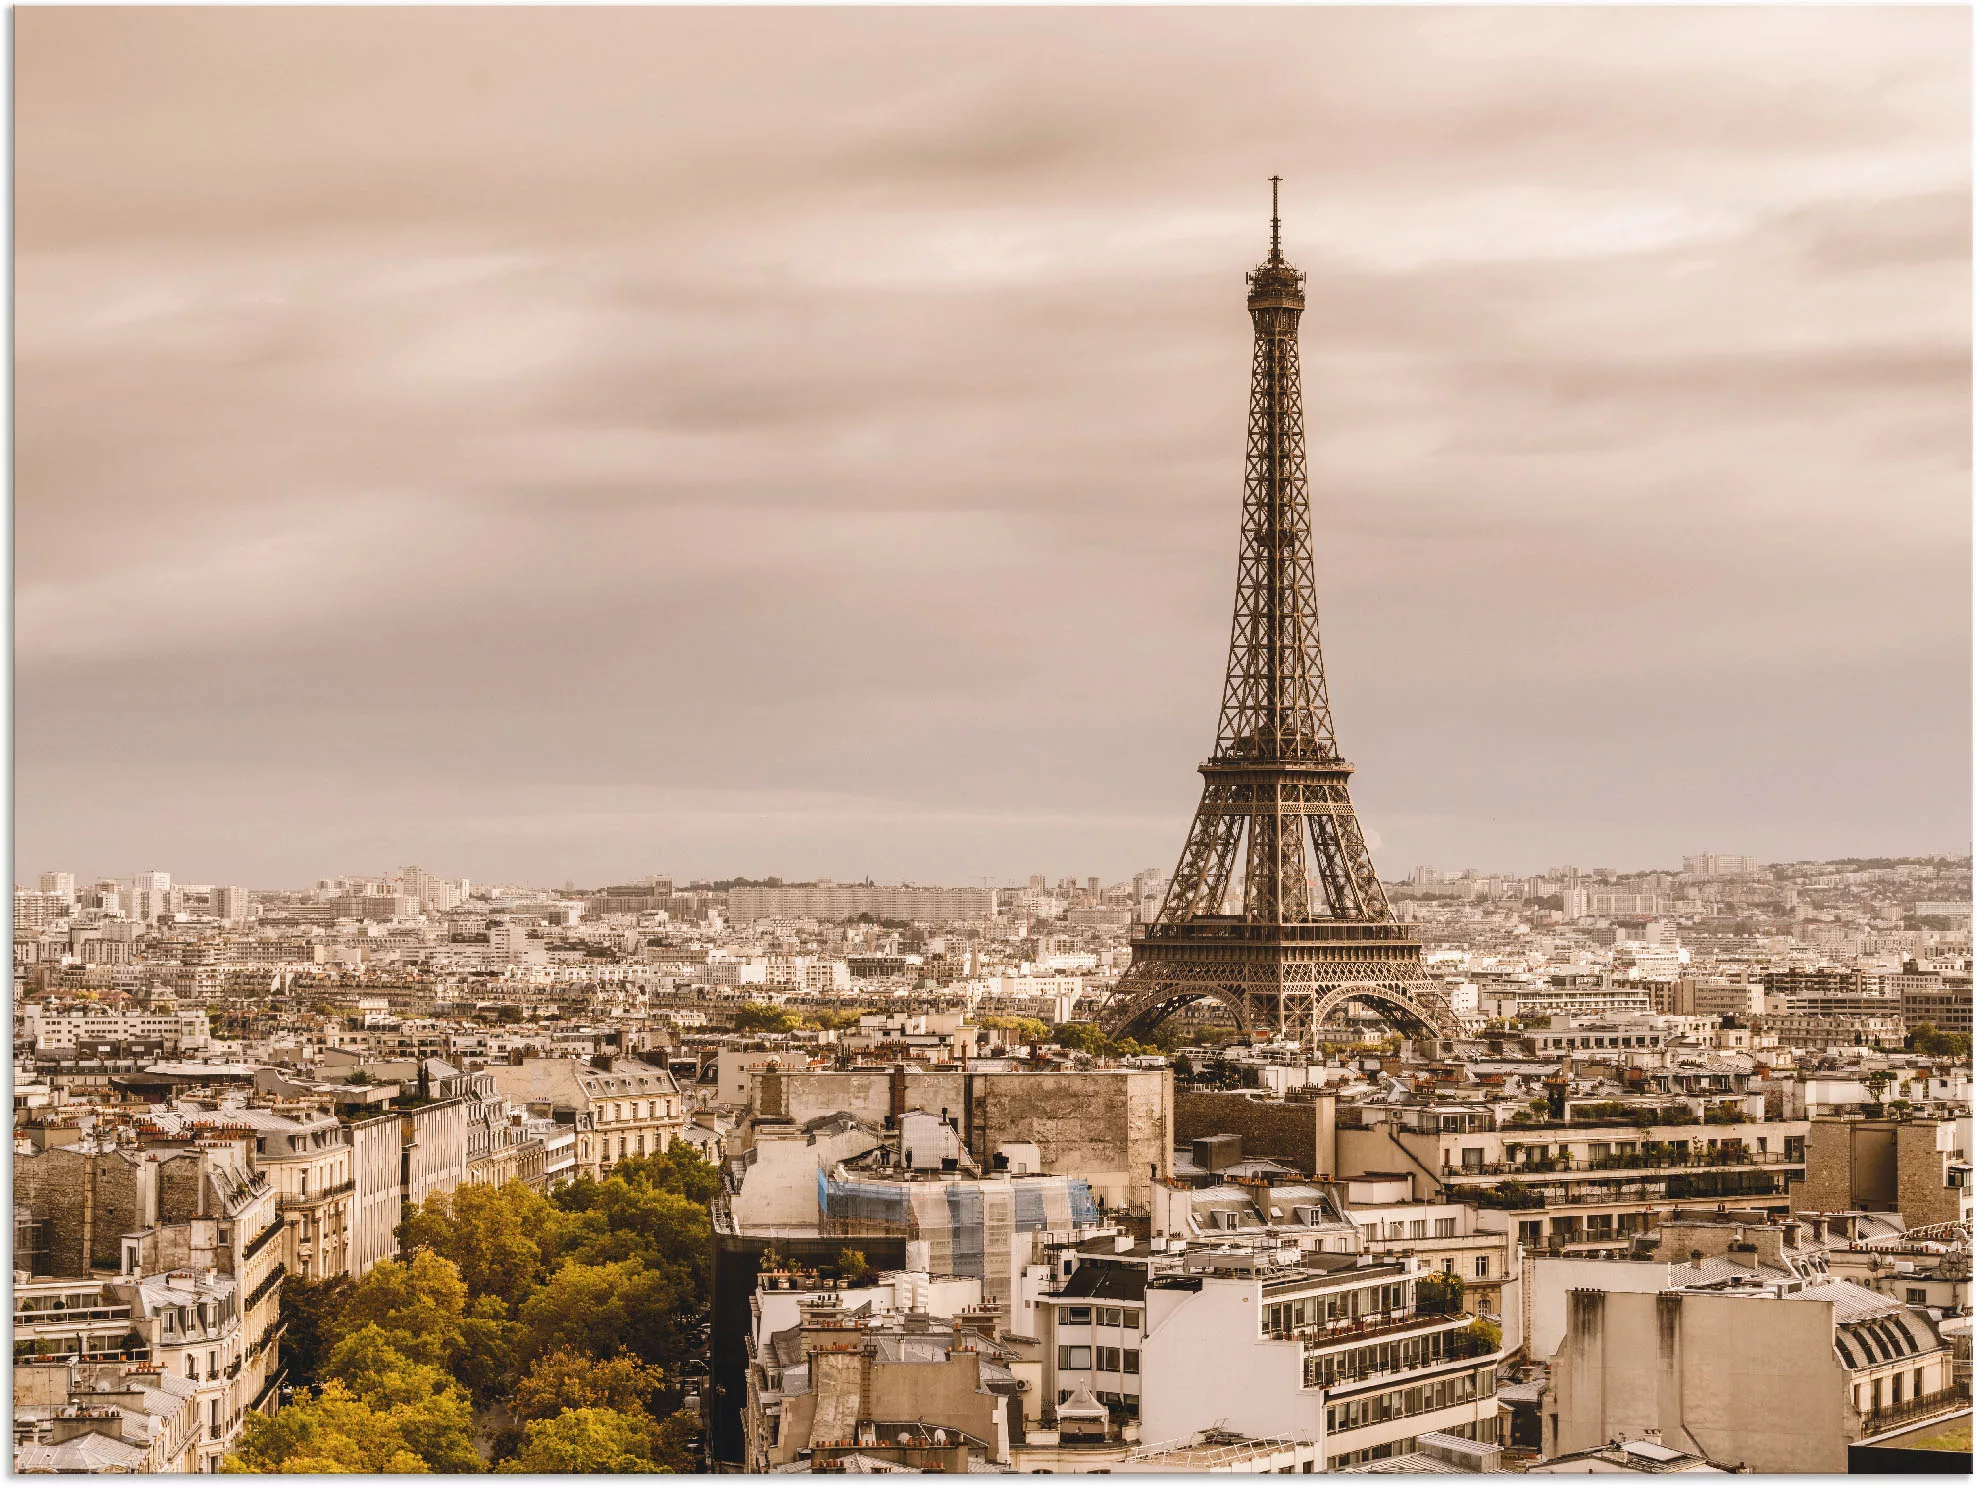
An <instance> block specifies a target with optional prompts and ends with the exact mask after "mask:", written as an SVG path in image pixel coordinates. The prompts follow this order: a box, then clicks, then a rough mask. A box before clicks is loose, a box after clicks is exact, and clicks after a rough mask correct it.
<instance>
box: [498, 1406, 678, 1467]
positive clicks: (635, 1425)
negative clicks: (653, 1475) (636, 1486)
mask: <svg viewBox="0 0 1977 1488" xmlns="http://www.w3.org/2000/svg"><path fill="white" fill-rule="evenodd" d="M654 1445H655V1443H654V1441H653V1426H652V1419H651V1417H649V1416H646V1415H644V1413H643V1412H640V1413H639V1414H638V1415H632V1414H630V1413H629V1412H626V1411H615V1410H607V1409H603V1408H600V1407H598V1406H582V1407H579V1408H578V1409H576V1410H566V1411H564V1412H562V1413H561V1414H560V1415H557V1416H554V1417H552V1418H551V1419H549V1420H547V1421H531V1422H529V1424H528V1425H527V1426H526V1427H524V1428H523V1431H522V1448H521V1450H520V1451H519V1452H517V1453H516V1454H515V1456H514V1457H513V1458H511V1459H510V1460H509V1461H507V1462H504V1463H502V1464H501V1471H502V1472H518V1473H649V1472H662V1471H665V1469H663V1468H661V1467H660V1466H659V1464H658V1462H657V1461H655V1460H654V1458H653V1448H654Z"/></svg>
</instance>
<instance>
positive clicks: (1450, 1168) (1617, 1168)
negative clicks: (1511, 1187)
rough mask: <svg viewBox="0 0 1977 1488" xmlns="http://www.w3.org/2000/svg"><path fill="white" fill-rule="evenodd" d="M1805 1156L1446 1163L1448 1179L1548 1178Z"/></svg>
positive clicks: (1732, 1152)
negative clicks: (1467, 1164) (1459, 1164)
mask: <svg viewBox="0 0 1977 1488" xmlns="http://www.w3.org/2000/svg"><path fill="white" fill-rule="evenodd" d="M1804 1166H1805V1159H1804V1158H1803V1157H1787V1156H1785V1155H1784V1154H1782V1153H1777V1152H1745V1151H1743V1150H1741V1149H1736V1148H1732V1149H1729V1150H1725V1149H1722V1148H1718V1149H1717V1150H1716V1151H1714V1152H1691V1153H1689V1154H1687V1155H1686V1156H1682V1155H1678V1154H1669V1155H1668V1156H1661V1155H1658V1154H1652V1153H1644V1152H1616V1153H1612V1154H1610V1155H1608V1156H1606V1157H1547V1158H1540V1159H1538V1160H1536V1161H1534V1162H1517V1163H1482V1164H1479V1165H1478V1166H1476V1167H1473V1168H1472V1167H1461V1166H1456V1165H1449V1164H1445V1165H1444V1166H1443V1168H1442V1176H1443V1177H1444V1178H1545V1177H1549V1176H1551V1175H1552V1174H1562V1173H1625V1172H1641V1173H1658V1172H1662V1171H1665V1170H1667V1169H1671V1168H1802V1167H1804Z"/></svg>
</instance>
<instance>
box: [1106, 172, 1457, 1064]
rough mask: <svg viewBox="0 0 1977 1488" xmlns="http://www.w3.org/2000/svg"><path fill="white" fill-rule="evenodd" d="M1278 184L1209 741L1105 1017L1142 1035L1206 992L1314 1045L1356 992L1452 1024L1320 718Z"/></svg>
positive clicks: (1118, 1030) (1291, 313) (1378, 1006)
mask: <svg viewBox="0 0 1977 1488" xmlns="http://www.w3.org/2000/svg"><path fill="white" fill-rule="evenodd" d="M1281 181H1282V178H1281V177H1277V176H1272V177H1271V178H1270V257H1269V258H1268V260H1266V261H1265V262H1264V263H1263V264H1261V265H1259V266H1258V267H1257V268H1256V269H1254V270H1252V271H1251V272H1250V274H1249V276H1248V281H1249V294H1248V308H1249V318H1250V324H1251V328H1252V331H1253V333H1254V337H1255V345H1254V352H1253V355H1252V359H1251V364H1250V383H1249V439H1248V452H1247V455H1246V457H1245V459H1244V463H1243V501H1242V550H1241V555H1240V557H1239V559H1238V561H1237V567H1236V602H1235V613H1234V617H1233V619H1232V620H1231V622H1230V630H1229V664H1228V672H1227V675H1226V677H1225V678H1224V680H1223V684H1222V710H1221V717H1220V722H1219V725H1218V727H1217V729H1216V739H1215V752H1214V753H1213V754H1212V755H1211V756H1210V757H1209V758H1208V759H1207V760H1205V761H1203V763H1202V765H1201V767H1200V768H1201V775H1202V782H1203V783H1202V793H1201V804H1200V806H1199V807H1198V808H1197V809H1196V811H1195V818H1194V825H1193V826H1192V827H1191V828H1190V829H1189V832H1188V840H1187V844H1186V846H1184V847H1183V848H1182V849H1181V860H1180V863H1179V865H1178V866H1177V867H1176V868H1175V870H1174V876H1173V878H1172V880H1170V882H1169V885H1168V889H1167V897H1166V899H1165V900H1164V901H1163V903H1162V904H1161V907H1160V912H1159V914H1158V915H1157V916H1156V917H1155V920H1154V922H1153V923H1152V924H1150V925H1148V926H1146V927H1145V929H1144V931H1143V933H1142V934H1140V935H1139V936H1137V937H1136V938H1135V939H1134V941H1133V963H1132V966H1131V967H1130V968H1129V969H1128V970H1127V972H1126V975H1125V976H1124V977H1123V978H1121V980H1120V982H1119V985H1118V987H1117V988H1116V989H1115V990H1114V992H1113V996H1112V1001H1111V1004H1110V1005H1109V1007H1108V1009H1107V1011H1106V1013H1105V1014H1104V1022H1105V1025H1106V1027H1107V1030H1108V1031H1109V1032H1111V1033H1112V1034H1114V1035H1115V1036H1117V1035H1123V1034H1128V1033H1141V1032H1145V1031H1147V1030H1149V1029H1151V1028H1152V1027H1153V1026H1154V1025H1155V1024H1157V1023H1159V1022H1161V1021H1162V1020H1163V1019H1165V1018H1166V1017H1167V1016H1168V1015H1169V1014H1171V1013H1173V1012H1175V1011H1176V1010H1178V1009H1179V1008H1181V1007H1184V1006H1186V1005H1187V1004H1189V1003H1191V1002H1195V1001H1198V1000H1199V999H1201V998H1204V997H1208V998H1215V999H1218V1000H1219V1001H1221V1002H1223V1003H1224V1004H1226V1005H1227V1006H1228V1007H1229V1008H1230V1009H1231V1010H1232V1011H1233V1012H1234V1013H1235V1014H1236V1016H1237V1018H1238V1020H1239V1021H1240V1022H1241V1023H1242V1025H1243V1026H1244V1027H1245V1028H1249V1029H1251V1030H1254V1031H1262V1030H1263V1029H1265V1028H1266V1027H1267V1028H1269V1029H1270V1031H1272V1032H1274V1033H1276V1034H1278V1035H1282V1036H1289V1037H1293V1038H1297V1039H1300V1040H1302V1041H1304V1042H1306V1043H1316V1042H1319V1041H1320V1040H1321V1038H1322V1037H1323V1036H1324V1034H1323V1030H1324V1029H1325V1027H1326V1025H1327V1023H1328V1022H1330V1021H1331V1020H1333V1019H1334V1018H1335V1017H1337V1015H1338V1014H1339V1013H1340V1012H1342V1011H1343V1006H1344V1004H1345V1003H1348V1002H1357V1003H1360V1004H1362V1005H1365V1006H1370V1007H1372V1008H1373V1009H1375V1010H1376V1011H1377V1012H1379V1013H1380V1014H1381V1015H1382V1016H1384V1017H1386V1018H1387V1019H1388V1020H1389V1021H1391V1022H1393V1023H1395V1024H1397V1025H1399V1026H1401V1027H1403V1028H1405V1029H1408V1030H1410V1031H1412V1032H1422V1031H1429V1032H1433V1033H1435V1034H1437V1035H1440V1036H1443V1037H1452V1036H1454V1034H1455V1033H1456V1032H1458V1031H1459V1024H1458V1023H1457V1021H1456V1019H1455V1015H1454V1013H1453V1011H1452V1010H1451V1009H1450V1008H1449V1005H1448V1001H1447V999H1446V998H1445V997H1444V995H1443V993H1442V990H1441V988H1440V986H1439V985H1437V984H1436V983H1434V982H1432V981H1429V980H1428V979H1427V977H1426V976H1425V974H1424V973H1423V970H1422V966H1421V947H1420V945H1419V944H1418V943H1417V942H1416V941H1415V940H1414V939H1413V937H1412V936H1411V935H1409V933H1408V931H1407V927H1406V926H1404V925H1402V924H1401V923H1400V922H1399V921H1398V920H1396V919H1395V917H1394V913H1393V909H1392V908H1391V906H1390V905H1389V904H1388V903H1387V894H1386V890H1385V888H1384V887H1383V886H1382V885H1381V883H1380V879H1379V876H1378V874H1376V873H1375V872H1374V871H1373V859H1372V856H1371V854H1370V853H1369V852H1368V851H1367V848H1366V838H1365V833H1364V832H1363V831H1361V829H1360V826H1359V818H1358V815H1357V814H1356V813H1355V812H1354V810H1353V806H1352V797H1351V794H1350V792H1349V791H1348V790H1347V782H1348V780H1349V779H1350V777H1351V775H1352V766H1351V765H1350V764H1348V763H1347V762H1346V761H1345V759H1344V758H1343V757H1341V755H1340V753H1339V748H1338V742H1337V739H1336V737H1335V735H1334V730H1333V726H1332V704H1331V698H1330V695H1329V693H1328V691H1327V688H1326V685H1325V658H1324V655H1323V653H1322V651H1321V650H1320V649H1319V644H1318V597H1317V579H1316V576H1315V571H1316V565H1315V564H1314V562H1313V556H1312V532H1311V499H1310V494H1309V491H1308V490H1307V488H1306V480H1305V454H1304V395H1303V390H1302V386H1301V383H1302V377H1301V374H1300V371H1299V367H1298V321H1299V319H1300V317H1302V315H1303V314H1304V275H1302V274H1300V273H1299V272H1298V271H1297V270H1296V269H1295V268H1294V267H1293V266H1292V265H1291V264H1289V263H1288V262H1286V261H1285V259H1284V253H1283V224H1282V220H1281V217H1280V215H1279V212H1278V188H1279V186H1280V185H1281ZM1238 868H1240V870H1241V871H1240V874H1239V873H1238Z"/></svg>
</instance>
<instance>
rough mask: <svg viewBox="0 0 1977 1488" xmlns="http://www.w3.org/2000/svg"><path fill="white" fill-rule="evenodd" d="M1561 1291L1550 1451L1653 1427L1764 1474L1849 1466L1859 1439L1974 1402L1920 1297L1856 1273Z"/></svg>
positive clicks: (1547, 1439) (1547, 1418) (1545, 1403)
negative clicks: (1879, 1286) (1888, 1290)
mask: <svg viewBox="0 0 1977 1488" xmlns="http://www.w3.org/2000/svg"><path fill="white" fill-rule="evenodd" d="M1792 1286H1793V1284H1791V1283H1786V1284H1783V1285H1779V1284H1772V1285H1764V1284H1761V1283H1760V1284H1755V1285H1751V1286H1747V1287H1742V1288H1729V1289H1725V1288H1723V1287H1722V1286H1721V1284H1720V1283H1719V1284H1716V1285H1713V1286H1710V1287H1706V1288H1698V1287H1685V1288H1678V1289H1673V1290H1667V1291H1660V1292H1608V1291H1604V1290H1597V1289H1594V1288H1591V1287H1588V1288H1582V1289H1579V1290H1575V1291H1573V1292H1571V1293H1570V1294H1569V1296H1568V1298H1567V1308H1566V1319H1565V1326H1564V1329H1563V1332H1562V1335H1561V1341H1560V1344H1559V1348H1558V1352H1557V1353H1556V1354H1555V1355H1553V1357H1552V1361H1551V1375H1550V1385H1549V1388H1548V1389H1547V1391H1546V1392H1545V1395H1544V1397H1543V1399H1542V1401H1541V1403H1540V1415H1541V1418H1542V1422H1543V1428H1544V1454H1545V1456H1547V1457H1557V1456H1560V1455H1563V1454H1566V1453H1572V1452H1581V1451H1586V1450H1589V1449H1592V1448H1595V1447H1598V1446H1600V1445H1602V1444H1604V1443H1606V1442H1608V1441H1610V1440H1612V1439H1614V1438H1615V1437H1616V1436H1622V1437H1639V1436H1645V1435H1647V1434H1649V1433H1659V1436H1660V1439H1661V1440H1662V1441H1664V1442H1666V1443H1667V1444H1668V1445H1669V1446H1670V1447H1673V1448H1677V1449H1680V1450H1684V1451H1692V1452H1696V1453H1698V1454H1700V1455H1702V1456H1705V1457H1708V1458H1710V1459H1712V1460H1714V1461H1716V1462H1722V1463H1729V1464H1734V1465H1736V1466H1739V1467H1741V1468H1742V1469H1744V1470H1746V1471H1750V1472H1759V1473H1843V1472H1845V1471H1847V1447H1848V1445H1849V1444H1850V1443H1852V1442H1857V1441H1860V1440H1862V1439H1864V1438H1867V1437H1872V1436H1876V1435H1879V1434H1881V1433H1882V1432H1884V1431H1887V1430H1891V1429H1894V1428H1896V1427H1900V1426H1906V1425H1915V1424H1919V1423H1921V1422H1925V1421H1928V1420H1932V1419H1935V1418H1938V1417H1948V1416H1950V1415H1953V1414H1955V1413H1957V1412H1959V1411H1962V1412H1966V1413H1967V1412H1968V1410H1969V1408H1970V1398H1969V1393H1968V1390H1967V1389H1959V1388H1958V1387H1957V1385H1956V1382H1955V1379H1954V1374H1953V1365H1952V1358H1951V1348H1950V1345H1949V1344H1948V1342H1947V1341H1946V1340H1945V1339H1944V1338H1943V1336H1942V1334H1941V1333H1940V1332H1939V1331H1938V1327H1937V1325H1936V1323H1935V1322H1933V1321H1932V1320H1931V1319H1930V1318H1929V1316H1928V1315H1927V1314H1926V1313H1925V1312H1924V1311H1923V1310H1922V1309H1920V1308H1916V1307H1910V1306H1906V1305H1904V1304H1902V1303H1899V1302H1896V1301H1893V1300H1892V1299H1890V1298H1887V1297H1883V1296H1880V1295H1879V1294H1877V1293H1875V1292H1871V1291H1868V1290H1867V1289H1866V1288H1864V1287H1860V1286H1857V1285H1855V1284H1854V1283H1852V1282H1850V1281H1844V1280H1839V1279H1831V1280H1827V1281H1825V1282H1822V1283H1819V1284H1818V1285H1811V1286H1803V1285H1800V1286H1796V1287H1795V1288H1794V1289H1791V1290H1788V1289H1787V1288H1788V1287H1792Z"/></svg>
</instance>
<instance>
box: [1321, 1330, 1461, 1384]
mask: <svg viewBox="0 0 1977 1488" xmlns="http://www.w3.org/2000/svg"><path fill="white" fill-rule="evenodd" d="M1451 1332H1452V1330H1449V1329H1443V1330H1442V1331H1440V1332H1436V1333H1417V1334H1416V1335H1415V1336H1414V1337H1412V1338H1402V1339H1397V1340H1395V1341H1393V1342H1390V1343H1374V1344H1368V1345H1367V1346H1365V1347H1364V1348H1354V1349H1337V1350H1334V1351H1332V1352H1330V1353H1318V1354H1310V1355H1307V1356H1306V1358H1305V1361H1304V1384H1305V1388H1306V1389H1314V1388H1317V1387H1319V1386H1324V1385H1334V1384H1337V1383H1338V1382H1339V1381H1340V1380H1353V1379H1365V1378H1366V1377H1368V1376H1369V1375H1375V1374H1394V1373H1397V1372H1399V1371H1400V1370H1403V1369H1422V1368H1425V1367H1426V1366H1428V1365H1430V1364H1433V1363H1435V1362H1436V1361H1437V1360H1440V1359H1446V1358H1447V1357H1448V1344H1449V1338H1450V1335H1451Z"/></svg>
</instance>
